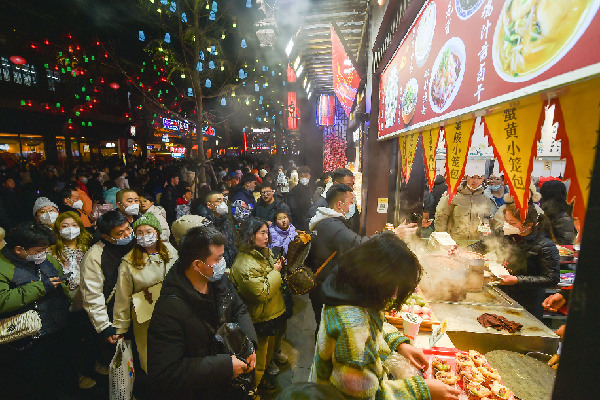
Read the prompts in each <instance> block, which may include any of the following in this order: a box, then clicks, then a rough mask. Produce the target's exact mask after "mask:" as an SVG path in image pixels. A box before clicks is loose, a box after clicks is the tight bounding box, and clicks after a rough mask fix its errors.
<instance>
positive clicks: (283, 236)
mask: <svg viewBox="0 0 600 400" xmlns="http://www.w3.org/2000/svg"><path fill="white" fill-rule="evenodd" d="M269 233H270V234H271V243H270V244H269V248H270V249H272V248H274V247H282V248H283V252H284V254H287V252H288V247H289V245H290V243H292V241H293V240H294V238H295V237H296V236H298V232H296V228H294V225H292V224H290V226H289V227H288V229H287V230H286V231H284V230H281V229H280V228H279V227H278V226H277V225H275V224H273V225H271V226H269Z"/></svg>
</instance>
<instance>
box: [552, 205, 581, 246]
mask: <svg viewBox="0 0 600 400" xmlns="http://www.w3.org/2000/svg"><path fill="white" fill-rule="evenodd" d="M548 217H549V218H550V222H551V223H552V233H554V237H555V238H556V243H557V244H562V245H565V244H566V245H571V244H573V243H574V242H575V236H576V233H575V222H574V221H573V218H571V216H570V215H569V214H568V213H567V212H566V211H559V212H558V213H556V215H548Z"/></svg>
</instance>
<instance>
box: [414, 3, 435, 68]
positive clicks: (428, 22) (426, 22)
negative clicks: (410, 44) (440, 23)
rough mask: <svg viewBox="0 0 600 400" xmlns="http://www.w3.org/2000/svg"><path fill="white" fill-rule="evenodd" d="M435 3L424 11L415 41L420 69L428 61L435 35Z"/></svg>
mask: <svg viewBox="0 0 600 400" xmlns="http://www.w3.org/2000/svg"><path fill="white" fill-rule="evenodd" d="M435 10H436V8H435V3H434V2H431V3H429V5H428V6H427V8H426V9H425V11H423V14H422V15H421V20H420V21H419V26H418V27H417V37H416V39H415V59H416V61H417V66H418V67H419V68H420V67H422V66H423V65H424V64H425V61H427V57H428V56H429V51H430V50H431V41H432V40H433V34H434V33H435V17H436V14H435Z"/></svg>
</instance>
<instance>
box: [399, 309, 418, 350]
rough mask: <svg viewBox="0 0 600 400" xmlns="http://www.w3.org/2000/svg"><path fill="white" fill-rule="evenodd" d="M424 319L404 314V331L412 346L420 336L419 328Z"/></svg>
mask: <svg viewBox="0 0 600 400" xmlns="http://www.w3.org/2000/svg"><path fill="white" fill-rule="evenodd" d="M421 322H423V319H422V318H421V317H419V316H418V315H416V314H411V313H407V312H405V313H402V329H403V330H404V336H406V337H407V338H409V339H410V342H411V344H414V342H415V339H416V337H417V335H418V334H419V327H420V326H421Z"/></svg>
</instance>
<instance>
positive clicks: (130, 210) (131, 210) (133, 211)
mask: <svg viewBox="0 0 600 400" xmlns="http://www.w3.org/2000/svg"><path fill="white" fill-rule="evenodd" d="M124 212H125V214H127V215H138V214H139V213H140V205H139V204H132V205H130V206H127V207H125V210H124Z"/></svg>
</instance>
